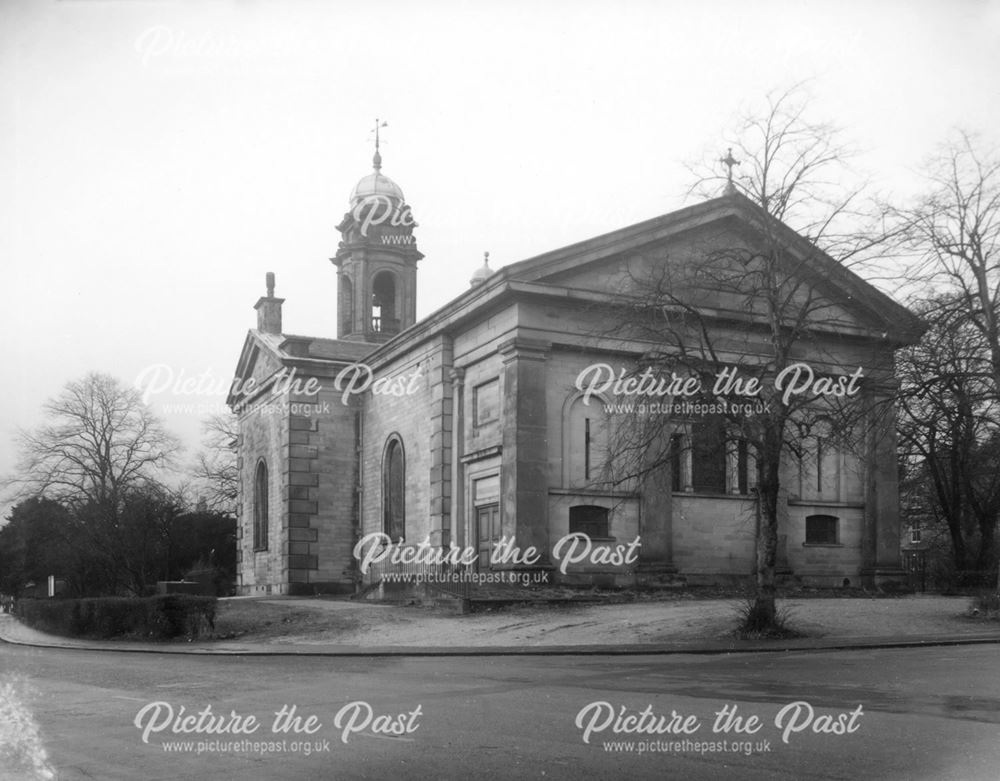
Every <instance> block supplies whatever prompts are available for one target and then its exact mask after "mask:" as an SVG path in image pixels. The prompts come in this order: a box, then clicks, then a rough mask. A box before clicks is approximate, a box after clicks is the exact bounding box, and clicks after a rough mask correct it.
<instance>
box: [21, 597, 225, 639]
mask: <svg viewBox="0 0 1000 781" xmlns="http://www.w3.org/2000/svg"><path fill="white" fill-rule="evenodd" d="M215 602H216V600H215V597H200V596H193V595H190V594H167V595H164V596H157V597H145V598H141V599H140V598H134V597H131V598H130V597H97V598H92V599H52V600H43V599H22V600H20V601H19V602H18V603H17V608H16V611H15V612H16V613H17V616H18V618H20V619H21V621H23V622H24V623H25V624H27V625H28V626H31V627H34V628H35V629H38V630H40V631H43V632H50V633H52V634H58V635H64V636H67V637H95V638H101V639H108V638H115V637H118V638H120V637H130V638H137V639H138V638H142V639H151V640H169V639H171V638H174V637H190V638H196V637H199V636H200V635H201V634H202V633H203V632H204V631H205V629H206V627H208V628H214V627H215Z"/></svg>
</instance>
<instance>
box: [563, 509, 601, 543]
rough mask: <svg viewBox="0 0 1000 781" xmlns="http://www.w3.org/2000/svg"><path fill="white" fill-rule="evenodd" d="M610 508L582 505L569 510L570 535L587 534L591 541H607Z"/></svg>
mask: <svg viewBox="0 0 1000 781" xmlns="http://www.w3.org/2000/svg"><path fill="white" fill-rule="evenodd" d="M608 532H609V529H608V508H607V507H599V506H597V505H594V504H580V505H577V506H576V507H570V508H569V533H570V534H577V533H579V534H586V535H587V536H588V537H590V539H592V540H593V539H602V538H603V539H607V538H608V537H610V536H611V535H610V534H609V533H608Z"/></svg>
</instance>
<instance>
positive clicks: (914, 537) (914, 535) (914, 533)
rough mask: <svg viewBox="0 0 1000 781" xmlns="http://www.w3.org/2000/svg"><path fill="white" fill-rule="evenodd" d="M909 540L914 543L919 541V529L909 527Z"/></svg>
mask: <svg viewBox="0 0 1000 781" xmlns="http://www.w3.org/2000/svg"><path fill="white" fill-rule="evenodd" d="M910 542H911V543H913V544H914V545H916V544H917V543H919V542H920V529H910Z"/></svg>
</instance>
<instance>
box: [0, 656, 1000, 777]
mask: <svg viewBox="0 0 1000 781" xmlns="http://www.w3.org/2000/svg"><path fill="white" fill-rule="evenodd" d="M998 665H1000V647H997V646H992V645H989V646H958V647H945V648H914V649H895V650H858V651H840V652H812V653H807V652H793V653H787V654H761V655H754V654H732V655H726V656H670V657H655V656H636V657H624V658H623V657H581V658H574V657H569V656H566V657H501V658H487V657H467V658H466V657H463V658H444V659H440V658H437V659H434V658H289V657H284V658H280V657H279V658H273V657H272V658H262V657H182V656H176V655H173V656H168V655H160V654H154V655H145V654H127V653H117V652H116V653H99V652H87V651H69V650H57V649H32V648H24V647H16V646H9V645H0V716H2V717H3V718H0V760H2V761H0V778H2V779H22V778H45V777H56V778H59V779H82V778H87V779H93V778H97V779H134V778H143V779H204V778H226V777H239V778H247V779H286V778H287V779H314V778H315V779H321V778H331V779H356V778H357V779H382V778H388V777H398V778H404V779H406V778H420V779H430V778H446V779H447V778H539V779H563V778H565V779H577V778H581V777H584V776H586V777H588V778H598V779H602V778H608V779H612V778H629V779H632V778H676V779H718V778H734V779H735V778H738V779H858V778H865V779H908V780H909V779H962V780H963V781H966V780H968V779H996V778H998V776H1000V727H998V725H1000V677H998V676H997V675H995V674H993V673H992V672H991V671H994V670H996V669H997V667H998ZM152 703H160V705H158V706H154V705H151V704H152ZM351 703H364V704H356V705H353V706H352V705H351ZM601 703H606V705H605V704H601ZM794 703H809V706H806V705H805V704H799V705H797V706H796V705H794ZM732 705H735V706H736V712H735V716H736V717H741V718H743V719H746V718H748V717H750V716H756V717H758V719H759V720H760V724H759V725H756V727H757V728H756V731H755V732H753V733H743V734H740V733H738V732H737V731H736V730H737V724H736V720H735V719H733V720H731V722H730V724H729V731H728V732H726V731H724V730H723V725H722V724H721V723H720V724H719V728H718V731H715V730H714V728H715V726H716V724H715V722H716V719H717V716H716V713H718V712H719V711H720V710H721V709H723V708H724V707H726V706H732ZM147 706H149V707H147ZM208 706H211V711H210V712H209V713H207V714H205V715H204V716H201V717H200V719H201V725H202V727H203V728H205V727H211V728H213V729H215V730H216V731H217V733H218V734H211V733H205V732H204V731H203V732H201V733H197V732H190V733H183V732H181V733H174V732H172V731H171V730H172V727H173V726H175V725H179V726H180V727H181V728H184V727H187V728H189V729H193V728H195V727H197V726H198V714H199V713H200V712H204V710H205V708H206V707H208ZM284 706H295V708H296V710H295V712H294V714H288V715H290V716H291V718H290V719H288V718H286V719H284V720H283V723H282V724H279V731H278V732H274V731H273V729H274V724H273V721H274V719H275V713H276V712H278V711H280V710H281V709H282V708H283V707H284ZM786 706H788V707H786ZM859 706H860V707H861V710H860V711H858V707H859ZM182 707H183V708H184V709H185V711H184V712H183V713H182V712H181V710H180V709H181V708H182ZM809 707H811V708H812V709H813V712H812V714H810V711H809ZM144 708H145V711H143V709H144ZM369 708H370V709H371V710H370V711H369ZM622 709H624V710H622ZM647 709H648V710H647ZM782 709H784V716H783V717H782V718H781V722H780V725H778V724H776V723H775V720H776V718H777V717H778V714H779V713H780V712H781V711H782ZM581 711H583V712H584V713H583V716H578V715H579V714H580V712H581ZM644 711H646V712H647V715H646V716H645V717H643V716H642V713H643V712H644ZM140 712H142V713H143V715H142V716H141V717H140V727H137V726H136V725H135V720H136V718H137V716H138V715H139V714H140ZM171 712H172V714H171ZM234 713H235V717H234V716H233V714H234ZM192 714H193V715H195V717H196V718H193V719H190V720H189V721H187V722H184V721H183V718H184V717H187V716H190V715H192ZM286 714H287V709H286ZM338 714H339V719H338ZM672 714H676V715H677V716H678V718H677V719H675V720H674V721H673V723H671V721H670V717H671V716H672ZM171 715H173V717H174V718H173V721H171V720H170V716H171ZM810 715H811V719H810ZM250 716H253V717H254V718H255V719H256V720H257V722H258V724H257V726H256V728H255V729H254V730H253V731H252V732H249V733H248V734H245V733H246V732H247V731H248V730H250V729H251V728H252V727H253V722H251V721H249V720H248V717H250ZM309 716H314V717H315V720H314V721H312V722H309V721H308V717H309ZM222 717H225V718H222ZM296 717H297V718H298V721H295V718H296ZM630 717H631V718H630ZM660 717H663V718H662V719H661V718H660ZM366 721H367V722H368V723H367V725H366ZM577 721H579V722H580V725H581V726H577V724H576V722H577ZM616 721H617V723H618V724H619V726H621V727H623V729H622V731H620V732H618V733H617V734H616V733H615V732H614V727H615V722H616ZM338 724H339V726H338ZM282 726H284V727H287V728H288V731H287V732H282V731H281V727H282ZM740 726H742V727H744V728H747V727H748V725H747V722H746V721H745V720H744V721H743V722H741V724H740ZM754 726H755V725H749V728H750V729H753V728H754ZM296 727H297V728H298V729H300V730H301V732H300V733H298V734H296V733H295V732H294V730H295V728H296ZM374 727H377V728H378V731H376V730H375V729H373V728H374ZM654 728H658V729H660V733H659V734H656V733H650V732H648V731H647V732H639V734H635V730H636V729H640V730H641V729H646V730H649V729H654ZM816 728H818V729H820V730H829V731H830V732H823V731H821V732H819V733H816V732H814V729H816ZM684 729H687V730H689V732H688V733H687V734H685V733H684V732H683V731H682V730H684ZM786 729H789V730H791V731H789V732H788V734H787V737H788V742H787V743H786V742H783V740H782V732H783V731H784V730H786ZM345 730H346V732H345ZM143 731H146V740H147V742H144V741H143ZM310 731H311V734H310ZM585 731H586V732H587V734H586V735H585ZM835 732H840V733H843V734H835ZM385 733H388V734H385ZM392 733H398V734H392ZM585 737H586V739H587V742H585V740H584V738H585ZM345 740H346V742H345ZM188 741H190V745H185V743H186V742H188ZM213 741H216V742H217V743H218V745H211V743H212V742H213ZM251 741H252V742H251ZM684 741H687V742H686V743H685V742H684ZM238 742H243V744H242V745H238V746H235V747H234V746H233V745H232V744H235V743H238ZM678 743H679V744H681V745H680V747H679V750H678V746H677V745H676V744H678ZM254 744H256V745H254ZM737 744H739V745H738V746H737ZM306 745H308V752H309V753H308V754H307V753H306V752H307V749H306V748H305V746H306ZM168 747H176V748H177V750H174V751H171V750H168ZM42 751H44V754H43V753H42ZM4 769H6V774H5V770H4ZM49 770H51V771H53V775H51V776H47V771H49Z"/></svg>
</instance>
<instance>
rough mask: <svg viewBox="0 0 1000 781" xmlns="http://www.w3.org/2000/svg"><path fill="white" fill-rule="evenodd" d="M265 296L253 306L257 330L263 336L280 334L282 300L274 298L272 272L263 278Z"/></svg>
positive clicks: (283, 300)
mask: <svg viewBox="0 0 1000 781" xmlns="http://www.w3.org/2000/svg"><path fill="white" fill-rule="evenodd" d="M265 281H266V283H267V295H266V296H264V297H262V298H261V299H259V300H258V301H257V303H256V304H254V309H256V310H257V330H258V331H261V332H262V333H265V334H278V335H280V334H281V305H282V304H283V303H285V299H283V298H275V297H274V272H273V271H268V272H267V276H266V277H265Z"/></svg>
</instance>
